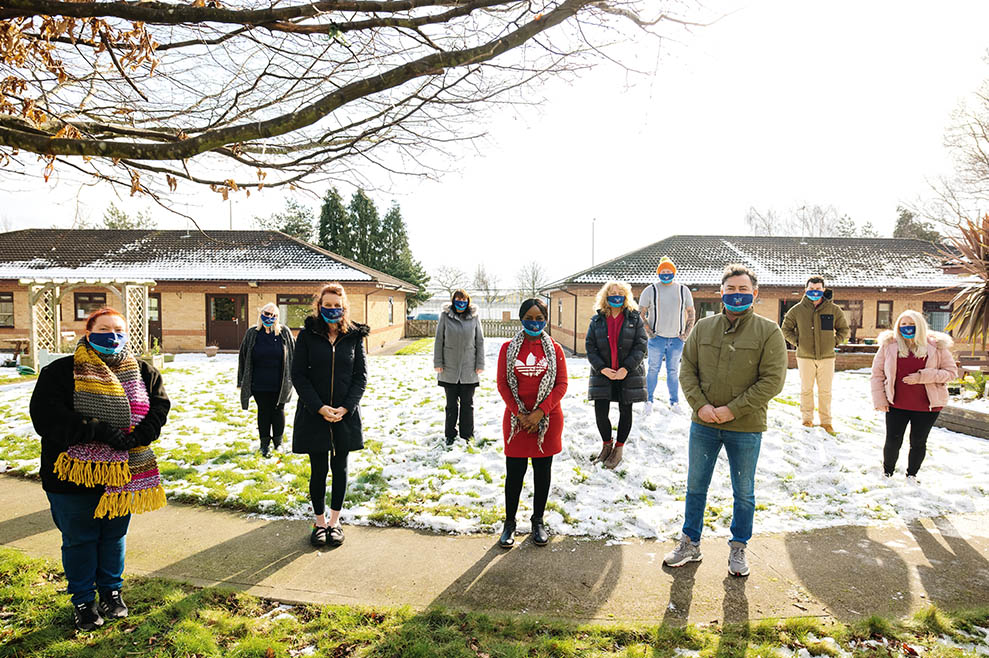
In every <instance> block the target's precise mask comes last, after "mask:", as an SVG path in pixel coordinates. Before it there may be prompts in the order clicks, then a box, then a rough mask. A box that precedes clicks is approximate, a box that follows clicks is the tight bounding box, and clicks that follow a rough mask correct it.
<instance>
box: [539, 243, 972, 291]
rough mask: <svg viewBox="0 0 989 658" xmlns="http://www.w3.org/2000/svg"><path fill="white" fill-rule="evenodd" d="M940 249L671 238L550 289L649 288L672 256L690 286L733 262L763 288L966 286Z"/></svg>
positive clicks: (716, 281) (709, 281) (712, 279)
mask: <svg viewBox="0 0 989 658" xmlns="http://www.w3.org/2000/svg"><path fill="white" fill-rule="evenodd" d="M936 253H937V248H936V247H935V246H934V245H932V244H931V243H929V242H925V241H923V240H912V239H904V238H801V237H778V236H773V237H762V236H717V235H674V236H671V237H669V238H666V239H665V240H660V241H659V242H655V243H653V244H651V245H649V246H647V247H643V248H641V249H638V250H637V251H632V252H629V253H627V254H624V255H622V256H619V257H618V258H614V259H612V260H609V261H607V262H606V263H601V264H600V265H596V266H594V267H592V268H590V269H586V270H583V271H581V272H577V273H576V274H573V275H571V276H568V277H566V278H564V279H561V280H560V281H557V282H555V283H553V284H550V285H549V286H547V287H546V288H545V290H552V289H556V288H559V287H561V286H565V285H568V284H569V285H579V284H599V285H600V284H603V283H605V282H606V281H609V280H612V279H618V280H622V281H628V282H629V283H632V284H637V283H638V284H646V283H651V282H652V281H654V280H655V278H656V266H657V265H658V264H659V260H660V258H662V257H663V256H669V257H670V258H671V259H673V262H674V263H675V264H676V266H677V279H678V280H679V281H681V282H683V283H687V284H690V285H720V284H721V273H722V271H723V270H724V267H725V265H727V264H729V263H742V264H743V265H746V266H748V267H750V268H752V269H753V270H754V271H755V273H756V276H758V277H759V285H760V286H787V287H793V286H796V287H801V288H802V287H803V286H804V285H805V283H806V281H807V277H808V276H810V275H812V274H819V275H821V276H823V277H824V278H825V280H826V281H827V284H828V286H829V287H835V288H876V287H891V288H894V287H895V288H944V287H955V286H958V285H961V282H962V280H961V279H960V278H959V277H958V276H957V275H952V274H945V273H944V271H943V269H942V267H941V263H942V260H943V259H942V258H941V257H940V256H938V255H936Z"/></svg>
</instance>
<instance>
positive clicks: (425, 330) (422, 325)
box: [405, 320, 522, 338]
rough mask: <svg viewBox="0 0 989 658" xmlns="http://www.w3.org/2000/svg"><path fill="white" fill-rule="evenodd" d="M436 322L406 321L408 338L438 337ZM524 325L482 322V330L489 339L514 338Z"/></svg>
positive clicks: (501, 321)
mask: <svg viewBox="0 0 989 658" xmlns="http://www.w3.org/2000/svg"><path fill="white" fill-rule="evenodd" d="M438 324H439V322H437V321H436V320H406V321H405V337H406V338H427V337H429V336H435V335H436V325H438ZM521 326H522V325H520V324H519V323H518V322H512V321H510V322H505V321H503V320H481V329H483V330H484V335H485V336H486V337H487V338H513V337H514V336H515V334H517V333H518V332H519V329H520V328H521Z"/></svg>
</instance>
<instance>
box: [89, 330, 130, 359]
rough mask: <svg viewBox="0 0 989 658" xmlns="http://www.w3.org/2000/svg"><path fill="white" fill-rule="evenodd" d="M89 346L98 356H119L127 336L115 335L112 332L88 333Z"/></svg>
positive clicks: (125, 343)
mask: <svg viewBox="0 0 989 658" xmlns="http://www.w3.org/2000/svg"><path fill="white" fill-rule="evenodd" d="M86 340H88V341H89V345H90V346H91V347H92V348H93V349H94V350H96V351H97V352H99V353H100V354H120V353H121V352H123V351H124V346H126V345H127V334H117V333H114V332H112V331H107V332H105V333H96V332H93V333H90V334H89V338H87V339H86Z"/></svg>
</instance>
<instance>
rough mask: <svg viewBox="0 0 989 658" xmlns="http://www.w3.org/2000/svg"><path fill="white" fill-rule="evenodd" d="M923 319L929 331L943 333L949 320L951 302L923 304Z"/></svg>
mask: <svg viewBox="0 0 989 658" xmlns="http://www.w3.org/2000/svg"><path fill="white" fill-rule="evenodd" d="M924 319H925V320H927V327H928V328H929V329H930V330H931V331H944V330H945V328H946V327H947V326H948V320H950V319H951V302H924Z"/></svg>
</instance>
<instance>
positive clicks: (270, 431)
mask: <svg viewBox="0 0 989 658" xmlns="http://www.w3.org/2000/svg"><path fill="white" fill-rule="evenodd" d="M294 353H295V338H293V337H292V330H291V329H289V328H288V327H286V326H285V325H284V324H281V323H280V322H279V321H278V306H277V305H275V304H272V303H270V302H269V303H267V304H265V305H264V306H263V307H262V308H261V313H260V314H259V315H258V324H257V326H256V327H249V328H248V329H247V332H246V333H245V334H244V341H243V342H242V343H241V345H240V356H239V357H238V359H237V386H238V387H239V388H240V404H241V406H242V407H243V408H244V409H247V407H248V405H249V404H250V399H251V397H253V398H254V402H256V403H257V405H258V438H259V439H260V440H261V456H262V457H267V456H268V455H269V454H271V453H270V450H271V445H272V444H274V446H275V450H278V448H280V447H281V445H282V435H283V434H284V433H285V403H286V402H288V401H289V400H290V399H292V378H291V377H290V374H291V371H292V357H293V356H294Z"/></svg>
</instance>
